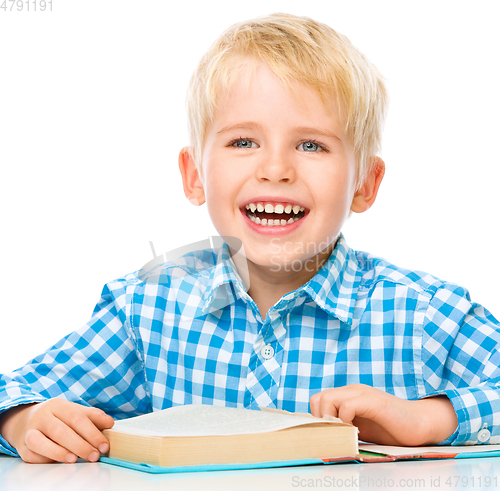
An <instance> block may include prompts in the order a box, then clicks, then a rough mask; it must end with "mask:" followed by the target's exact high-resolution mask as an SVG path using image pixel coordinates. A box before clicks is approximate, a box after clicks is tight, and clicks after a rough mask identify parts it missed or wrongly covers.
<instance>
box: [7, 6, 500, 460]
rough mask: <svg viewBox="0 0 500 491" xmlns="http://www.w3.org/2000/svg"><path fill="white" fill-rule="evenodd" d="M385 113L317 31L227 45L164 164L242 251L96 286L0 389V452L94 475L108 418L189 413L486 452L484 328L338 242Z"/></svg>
mask: <svg viewBox="0 0 500 491" xmlns="http://www.w3.org/2000/svg"><path fill="white" fill-rule="evenodd" d="M386 99H387V97H386V92H385V87H384V83H383V81H382V77H381V76H380V74H379V73H378V71H377V70H376V69H375V67H373V65H371V63H370V62H369V61H367V60H366V59H365V58H364V57H363V55H361V54H360V53H359V52H358V51H357V50H356V49H355V48H354V47H353V46H352V45H351V44H350V42H349V41H348V40H347V39H346V38H344V37H342V36H340V35H338V34H337V33H335V32H334V31H333V30H331V29H330V28H329V27H327V26H325V25H323V24H320V23H317V22H314V21H312V20H310V19H307V18H300V17H295V16H290V15H285V14H276V15H272V16H269V17H267V18H262V19H257V20H254V21H248V22H245V23H242V24H239V25H236V26H233V27H232V28H230V29H229V30H228V31H227V32H226V33H224V34H223V35H222V36H221V38H220V39H219V40H218V41H217V42H216V43H215V44H214V45H213V46H212V47H211V48H210V50H209V51H208V53H207V54H206V55H205V57H204V58H203V59H202V61H201V63H200V65H199V67H198V69H197V70H196V72H195V74H194V76H193V79H192V82H191V86H190V91H189V98H188V113H189V120H190V137H191V142H192V146H191V147H186V148H184V149H182V150H181V153H180V157H179V167H180V171H181V174H182V179H183V185H184V191H185V194H186V196H187V198H188V199H189V200H190V201H191V202H192V203H193V204H195V205H202V204H204V203H205V202H206V203H207V206H208V210H209V213H210V216H211V219H212V221H213V223H214V225H215V227H216V228H217V231H218V232H219V233H220V235H221V236H223V237H228V238H229V237H232V238H237V239H239V240H240V241H241V243H242V246H243V251H244V254H240V253H235V250H234V249H235V248H233V247H231V240H228V246H226V247H223V248H222V249H221V251H220V253H219V254H218V255H214V254H210V253H209V252H210V251H208V252H207V251H197V252H196V251H195V252H193V253H192V254H191V255H188V256H187V257H185V258H181V259H180V260H179V261H178V263H177V264H170V263H169V264H167V265H163V266H162V267H159V269H156V270H154V271H152V272H151V273H147V274H145V275H141V274H138V273H133V274H130V275H127V276H126V277H124V278H121V279H118V280H116V281H114V282H111V283H109V284H108V285H106V286H105V288H104V290H103V293H102V298H101V300H100V302H99V303H98V305H97V306H96V308H95V310H94V314H93V317H92V319H91V320H90V321H89V323H88V324H87V325H86V326H84V327H83V328H82V329H81V330H79V331H77V332H75V333H73V334H70V335H69V336H68V337H67V338H65V339H63V340H61V341H60V342H59V343H58V344H56V345H55V346H54V347H53V348H51V349H50V350H48V351H47V352H46V353H44V354H43V355H41V356H40V357H38V358H36V359H34V360H32V361H31V362H30V363H29V364H28V365H26V366H25V367H23V368H22V369H20V370H18V371H16V372H13V373H11V374H6V375H4V376H3V377H2V382H1V384H2V385H0V390H1V392H0V412H2V414H1V415H0V434H1V435H2V437H3V438H2V440H0V443H1V445H2V447H1V450H2V451H4V452H6V453H10V454H12V455H17V454H19V455H20V456H21V457H22V458H23V459H24V460H25V461H28V462H50V461H60V462H74V461H76V459H77V457H81V458H84V459H86V460H88V461H90V462H93V461H96V460H98V458H99V454H100V453H105V452H107V450H108V448H109V446H108V442H107V441H106V439H105V438H104V436H103V434H102V433H101V430H103V429H105V428H109V427H111V426H112V425H113V417H114V418H124V417H130V416H135V415H138V414H142V413H146V412H149V411H153V410H159V409H163V408H166V407H170V406H172V405H178V404H189V403H204V404H219V405H228V406H240V407H248V408H252V409H256V408H257V407H258V406H269V407H278V408H283V409H286V410H289V411H298V412H305V411H308V410H309V409H310V411H311V412H312V413H313V414H314V415H316V416H321V415H325V414H328V415H333V416H338V417H340V418H341V419H342V420H344V421H347V422H353V423H354V424H356V425H357V426H358V427H359V428H360V438H361V439H363V440H366V441H373V442H378V443H385V444H399V445H411V446H413V445H425V444H427V445H428V444H438V443H449V444H480V443H498V442H500V427H499V421H498V415H499V414H500V403H499V393H500V389H499V386H498V384H499V380H500V378H499V377H500V368H499V367H500V358H499V353H498V346H499V342H500V329H499V328H500V326H499V324H498V322H497V321H496V319H494V318H493V317H492V316H491V314H489V312H487V311H486V310H485V309H483V308H482V307H480V306H478V305H477V304H473V303H471V302H470V300H469V298H468V294H467V292H466V291H465V290H463V289H462V288H460V287H457V286H455V285H451V284H447V283H444V282H442V281H440V280H438V279H436V278H434V277H432V276H430V275H426V274H423V273H417V272H412V271H406V270H402V269H399V268H396V267H395V266H393V265H391V264H389V263H387V262H385V261H383V260H381V259H377V258H374V257H373V256H369V255H367V254H365V253H360V252H355V251H353V250H351V249H349V247H348V246H347V243H346V242H345V239H344V237H343V236H342V234H341V229H342V225H343V223H344V222H345V220H346V218H347V217H348V215H349V214H350V213H351V212H352V211H354V212H356V213H361V212H364V211H366V210H367V209H368V208H370V207H371V206H372V205H373V203H374V201H375V199H376V196H377V193H378V189H379V186H380V183H381V181H382V179H383V175H384V163H383V161H382V160H381V159H380V158H379V157H377V156H376V155H377V152H378V151H379V142H380V135H381V127H382V124H383V120H384V115H385V106H386ZM231 255H232V258H231V257H230V256H231ZM178 271H183V272H184V273H185V274H184V276H182V275H181V276H180V277H179V276H176V274H177V272H178ZM245 271H248V275H247V274H244V272H245ZM221 299H222V300H223V302H222V303H217V302H218V301H220V300H221Z"/></svg>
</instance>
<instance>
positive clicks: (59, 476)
mask: <svg viewBox="0 0 500 491" xmlns="http://www.w3.org/2000/svg"><path fill="white" fill-rule="evenodd" d="M488 483H489V484H488ZM403 488H409V489H419V490H436V489H443V490H463V489H470V490H479V489H487V490H495V489H500V458H499V457H489V458H481V459H461V460H434V461H407V462H384V463H377V464H355V463H349V464H333V465H314V466H303V467H282V468H275V469H257V470H244V471H219V472H192V473H183V474H156V475H154V474H148V473H145V472H139V471H133V470H129V469H124V468H121V467H117V466H112V465H108V464H103V463H95V464H89V463H85V462H77V463H76V464H26V463H24V462H22V461H21V460H20V459H17V458H13V457H8V456H4V455H0V490H1V491H60V490H61V491H62V490H64V491H80V490H81V491H101V490H103V491H104V490H106V491H118V490H119V491H128V490H135V491H149V490H153V489H154V490H159V489H162V490H163V489H165V490H217V491H225V490H231V491H240V490H242V491H244V490H252V491H260V490H262V489H264V490H267V489H269V490H276V491H279V490H294V489H299V490H300V489H304V490H305V489H335V490H339V489H360V490H384V489H391V490H394V489H403Z"/></svg>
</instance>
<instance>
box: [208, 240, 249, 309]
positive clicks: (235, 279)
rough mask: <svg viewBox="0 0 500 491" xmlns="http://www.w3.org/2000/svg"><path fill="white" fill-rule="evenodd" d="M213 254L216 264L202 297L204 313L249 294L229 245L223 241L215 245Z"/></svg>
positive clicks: (210, 273)
mask: <svg viewBox="0 0 500 491" xmlns="http://www.w3.org/2000/svg"><path fill="white" fill-rule="evenodd" d="M213 254H214V261H215V265H214V267H213V268H210V270H209V276H208V281H207V283H206V285H207V288H206V289H205V292H204V294H203V297H202V305H203V307H202V313H203V314H208V313H209V312H214V311H216V310H219V309H221V308H223V307H225V306H226V305H230V304H232V303H234V302H235V301H236V300H237V299H238V298H241V297H244V296H246V295H247V293H246V291H247V288H246V286H245V283H244V282H243V280H242V279H241V277H240V275H239V273H238V270H237V269H236V267H235V265H234V262H233V260H232V258H231V253H230V251H229V247H228V245H227V244H226V243H225V242H223V243H222V244H221V246H220V247H217V248H215V247H214V249H213ZM231 285H233V288H232V287H231Z"/></svg>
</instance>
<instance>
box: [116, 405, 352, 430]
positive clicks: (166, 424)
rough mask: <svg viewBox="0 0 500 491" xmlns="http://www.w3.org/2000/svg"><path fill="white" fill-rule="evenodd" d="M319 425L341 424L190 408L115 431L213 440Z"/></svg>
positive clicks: (120, 426) (265, 413) (160, 413)
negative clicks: (214, 436)
mask: <svg viewBox="0 0 500 491" xmlns="http://www.w3.org/2000/svg"><path fill="white" fill-rule="evenodd" d="M315 423H324V424H341V425H342V426H350V425H345V424H344V423H342V421H341V420H339V419H336V420H334V421H330V420H325V419H322V418H315V417H313V416H295V415H293V414H287V413H285V412H283V413H276V412H268V411H256V410H255V411H254V410H250V409H240V408H232V407H222V406H210V405H201V404H189V405H185V406H176V407H172V408H169V409H164V410H163V411H156V412H153V413H149V414H144V415H142V416H137V417H135V418H129V419H123V420H120V421H116V422H115V425H114V426H113V428H112V430H111V431H113V430H116V431H119V432H121V433H127V434H130V435H143V436H157V437H165V436H210V435H245V434H251V433H267V432H270V431H277V430H282V429H285V428H291V427H294V426H301V425H310V424H315Z"/></svg>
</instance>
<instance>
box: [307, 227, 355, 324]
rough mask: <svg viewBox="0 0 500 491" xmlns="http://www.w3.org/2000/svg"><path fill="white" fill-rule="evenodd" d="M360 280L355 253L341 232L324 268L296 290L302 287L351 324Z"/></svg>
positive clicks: (326, 310)
mask: <svg viewBox="0 0 500 491" xmlns="http://www.w3.org/2000/svg"><path fill="white" fill-rule="evenodd" d="M360 279H361V272H360V270H359V268H358V265H357V261H356V256H355V252H354V251H353V250H352V249H351V248H350V247H349V246H348V245H347V242H346V241H345V239H344V236H343V235H342V234H340V236H339V238H338V240H337V243H336V245H335V249H334V250H333V251H332V253H331V254H330V257H329V258H328V260H327V261H326V262H325V264H323V267H322V268H321V269H320V270H319V271H318V272H317V273H316V274H315V275H314V276H313V277H312V278H311V279H310V280H309V281H308V282H307V283H306V284H305V285H304V286H302V287H301V288H299V290H298V291H300V290H303V291H304V292H305V293H307V294H308V295H309V296H310V297H311V299H312V300H314V302H316V304H317V305H318V306H319V307H321V308H322V309H323V310H324V311H325V312H327V313H328V314H330V315H333V316H334V317H337V318H338V319H339V320H341V321H342V322H345V323H347V324H349V325H352V317H353V313H354V307H355V304H356V297H357V293H358V287H359V283H360Z"/></svg>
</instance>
